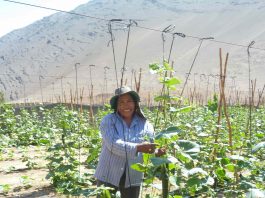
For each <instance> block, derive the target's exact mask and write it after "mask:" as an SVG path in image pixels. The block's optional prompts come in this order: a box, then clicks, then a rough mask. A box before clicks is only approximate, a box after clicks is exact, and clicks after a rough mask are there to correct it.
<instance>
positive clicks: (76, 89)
mask: <svg viewBox="0 0 265 198" xmlns="http://www.w3.org/2000/svg"><path fill="white" fill-rule="evenodd" d="M78 65H80V63H75V96H76V106H77V109H78V83H77V66H78Z"/></svg>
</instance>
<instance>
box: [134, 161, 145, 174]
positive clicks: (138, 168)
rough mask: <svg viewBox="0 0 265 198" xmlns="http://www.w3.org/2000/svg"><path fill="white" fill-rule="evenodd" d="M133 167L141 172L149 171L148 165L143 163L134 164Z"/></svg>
mask: <svg viewBox="0 0 265 198" xmlns="http://www.w3.org/2000/svg"><path fill="white" fill-rule="evenodd" d="M131 168H132V169H134V170H136V171H139V172H145V171H147V167H146V166H145V165H143V164H140V163H136V164H132V165H131Z"/></svg>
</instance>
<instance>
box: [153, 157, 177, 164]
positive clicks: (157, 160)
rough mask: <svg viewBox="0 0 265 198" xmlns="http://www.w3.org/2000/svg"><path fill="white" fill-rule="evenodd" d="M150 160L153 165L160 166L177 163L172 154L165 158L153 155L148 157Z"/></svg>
mask: <svg viewBox="0 0 265 198" xmlns="http://www.w3.org/2000/svg"><path fill="white" fill-rule="evenodd" d="M150 160H151V162H152V163H153V164H154V165H155V166H160V165H162V164H170V163H172V164H176V163H178V162H179V161H178V160H177V159H176V158H175V157H173V156H169V157H167V158H161V157H153V158H151V159H150Z"/></svg>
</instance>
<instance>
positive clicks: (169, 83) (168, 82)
mask: <svg viewBox="0 0 265 198" xmlns="http://www.w3.org/2000/svg"><path fill="white" fill-rule="evenodd" d="M162 83H164V84H165V85H166V86H168V87H170V86H173V85H178V84H180V83H181V81H180V80H179V79H177V78H175V77H172V78H166V79H165V80H164V81H163V82H162Z"/></svg>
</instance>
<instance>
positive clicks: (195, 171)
mask: <svg viewBox="0 0 265 198" xmlns="http://www.w3.org/2000/svg"><path fill="white" fill-rule="evenodd" d="M188 174H189V175H203V176H207V175H208V173H207V172H206V171H204V170H203V169H202V168H193V169H190V170H189V171H188Z"/></svg>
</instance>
